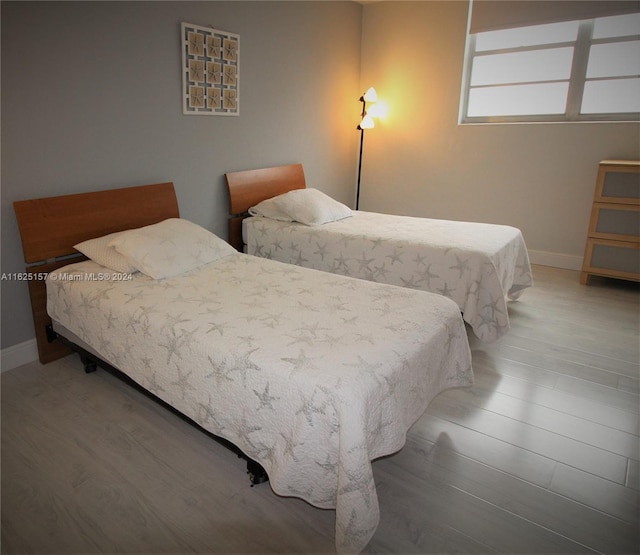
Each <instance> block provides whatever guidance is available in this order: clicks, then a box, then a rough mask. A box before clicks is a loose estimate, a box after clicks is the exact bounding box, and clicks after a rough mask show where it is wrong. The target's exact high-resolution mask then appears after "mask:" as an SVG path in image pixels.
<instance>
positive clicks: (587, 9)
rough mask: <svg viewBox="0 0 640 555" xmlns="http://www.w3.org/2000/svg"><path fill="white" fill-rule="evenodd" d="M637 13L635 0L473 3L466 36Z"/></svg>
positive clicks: (639, 7)
mask: <svg viewBox="0 0 640 555" xmlns="http://www.w3.org/2000/svg"><path fill="white" fill-rule="evenodd" d="M636 12H640V1H638V0H472V6H471V22H470V27H469V33H470V34H475V33H480V32H484V31H496V30H499V29H511V28H514V27H525V26H529V25H543V24H546V23H557V22H559V21H573V20H578V19H593V18H596V17H607V16H612V15H623V14H628V13H636Z"/></svg>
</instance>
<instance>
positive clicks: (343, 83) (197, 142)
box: [1, 1, 362, 348]
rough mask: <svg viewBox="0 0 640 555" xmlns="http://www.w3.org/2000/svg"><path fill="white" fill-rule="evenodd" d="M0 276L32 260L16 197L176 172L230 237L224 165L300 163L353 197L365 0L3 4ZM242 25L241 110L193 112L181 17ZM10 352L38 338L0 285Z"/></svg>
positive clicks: (208, 220)
mask: <svg viewBox="0 0 640 555" xmlns="http://www.w3.org/2000/svg"><path fill="white" fill-rule="evenodd" d="M1 9H2V197H1V198H2V221H1V225H2V228H1V229H2V251H1V254H2V256H1V259H2V272H17V271H21V270H22V269H23V268H24V263H23V257H22V250H21V246H20V241H19V235H18V230H17V227H16V221H15V216H14V214H13V207H12V202H13V201H14V200H21V199H28V198H37V197H45V196H55V195H61V194H68V193H76V192H83V191H91V190H100V189H108V188H115V187H125V186H131V185H142V184H146V183H158V182H162V181H173V182H174V184H175V186H176V192H177V196H178V201H179V204H180V208H181V213H182V215H183V217H185V218H188V219H190V220H192V221H194V222H197V223H199V224H201V225H203V226H205V227H207V228H209V229H211V230H212V231H213V232H214V233H217V234H219V235H220V236H222V237H225V238H226V236H227V228H226V221H227V218H226V215H227V209H228V205H227V194H226V189H225V186H224V173H225V172H227V171H233V170H240V169H249V168H256V167H263V166H270V165H279V164H285V163H291V162H302V163H303V164H304V166H305V172H306V175H307V182H308V183H309V185H311V186H315V187H317V188H319V189H322V190H324V191H325V192H327V193H328V194H330V195H332V196H334V197H335V198H337V199H339V200H341V201H343V202H345V203H349V204H352V202H353V198H354V194H355V193H354V187H355V174H356V165H357V146H358V143H357V136H356V135H357V133H356V132H355V131H354V128H355V125H356V124H357V111H358V110H359V105H358V102H357V98H358V96H359V95H360V91H359V71H360V42H361V19H362V6H361V5H359V4H356V3H353V2H64V3H58V2H6V1H3V2H2V5H1ZM182 21H186V22H189V23H194V24H198V25H204V26H207V25H211V26H213V27H215V28H218V29H222V30H226V31H229V32H233V33H237V34H239V35H240V115H239V116H238V117H221V116H217V117H214V116H184V115H182V105H181V97H180V90H181V73H180V69H181V68H180V66H181V59H180V39H179V34H180V23H181V22H182ZM1 307H2V311H1V312H2V342H1V346H2V348H6V347H8V346H11V345H15V344H18V343H21V342H23V341H26V340H29V339H31V338H32V337H34V331H33V324H32V321H31V313H30V304H29V300H28V293H27V287H26V284H25V283H19V282H13V281H3V282H2V304H1Z"/></svg>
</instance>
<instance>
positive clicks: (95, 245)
mask: <svg viewBox="0 0 640 555" xmlns="http://www.w3.org/2000/svg"><path fill="white" fill-rule="evenodd" d="M120 233H121V232H117V233H110V234H109V235H104V236H103V237H96V238H95V239H88V240H87V241H83V242H82V243H78V244H77V245H74V246H73V248H74V249H76V250H78V251H80V252H81V253H82V254H84V255H85V256H86V257H87V258H89V259H91V260H93V261H94V262H97V263H98V264H100V265H101V266H104V267H105V268H109V269H110V270H113V271H114V272H122V273H123V274H131V273H133V272H135V271H136V269H135V268H134V267H133V266H131V264H129V262H128V261H127V259H126V258H125V257H124V256H122V255H121V254H120V253H119V252H118V251H117V250H116V249H114V248H113V247H110V246H109V243H110V242H111V241H112V240H113V239H115V238H116V236H118V235H120Z"/></svg>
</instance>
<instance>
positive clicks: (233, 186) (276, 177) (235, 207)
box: [225, 164, 306, 252]
mask: <svg viewBox="0 0 640 555" xmlns="http://www.w3.org/2000/svg"><path fill="white" fill-rule="evenodd" d="M225 176H226V178H227V187H228V189H229V243H230V244H231V245H232V246H233V247H234V248H236V249H237V250H239V251H240V252H242V250H243V248H244V244H243V241H242V220H244V219H245V218H246V217H247V215H248V213H247V210H249V208H251V207H252V206H255V205H256V204H258V203H259V202H262V201H263V200H266V199H268V198H272V197H275V196H278V195H281V194H282V193H287V192H289V191H293V190H294V189H304V188H305V187H306V183H305V179H304V170H303V169H302V164H291V165H288V166H276V167H274V168H262V169H258V170H247V171H241V172H231V173H227V174H225Z"/></svg>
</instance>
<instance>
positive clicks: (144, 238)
mask: <svg viewBox="0 0 640 555" xmlns="http://www.w3.org/2000/svg"><path fill="white" fill-rule="evenodd" d="M109 245H110V246H112V247H114V248H115V249H116V250H117V251H118V252H119V253H120V254H122V255H123V256H124V257H125V258H126V259H127V261H128V262H129V264H131V265H132V266H133V267H134V268H136V269H137V270H140V271H141V272H142V273H143V274H146V275H148V276H149V277H151V278H153V279H162V278H167V277H172V276H177V275H179V274H183V273H185V272H188V271H190V270H193V269H195V268H198V267H199V266H202V265H204V264H207V263H209V262H213V261H214V260H217V259H218V258H223V257H224V256H228V255H230V254H232V253H234V252H236V250H235V249H234V248H233V247H232V246H231V245H229V243H226V242H225V241H223V240H222V239H220V238H219V237H217V236H216V235H214V234H213V233H211V232H210V231H207V230H206V229H204V228H203V227H200V226H199V225H197V224H194V223H192V222H190V221H188V220H183V219H181V218H169V219H168V220H164V221H163V222H160V223H157V224H153V225H148V226H146V227H141V228H138V229H131V230H128V231H123V232H121V233H119V234H118V235H117V237H115V238H114V239H112V240H111V242H110V243H109Z"/></svg>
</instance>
